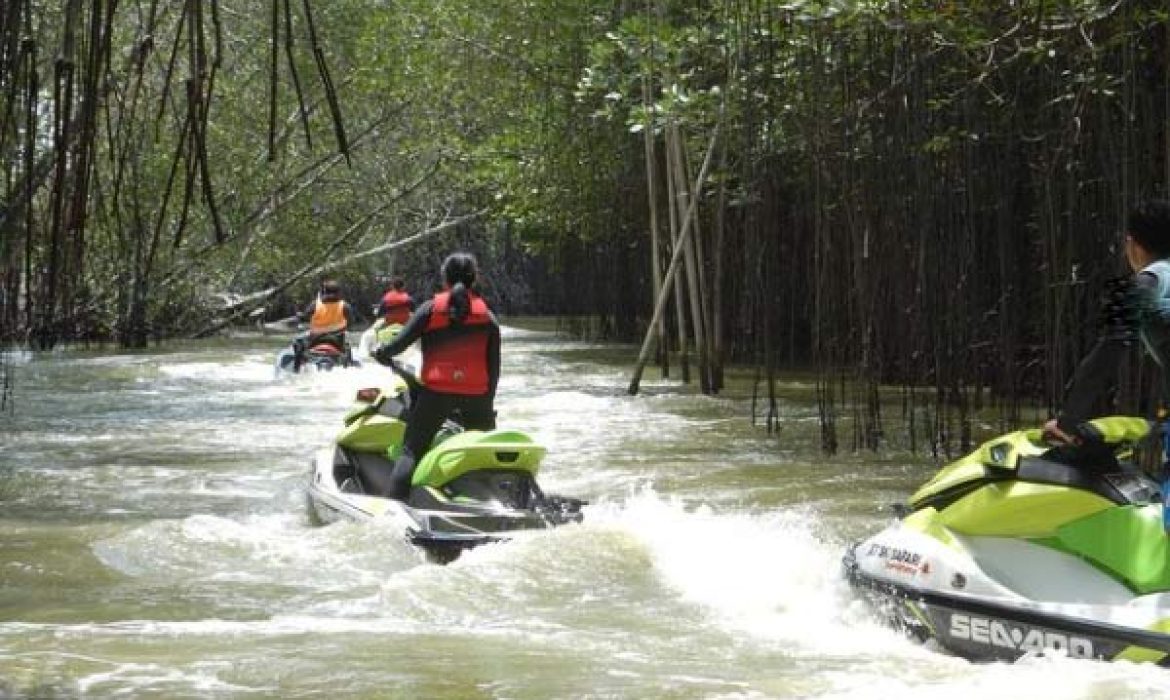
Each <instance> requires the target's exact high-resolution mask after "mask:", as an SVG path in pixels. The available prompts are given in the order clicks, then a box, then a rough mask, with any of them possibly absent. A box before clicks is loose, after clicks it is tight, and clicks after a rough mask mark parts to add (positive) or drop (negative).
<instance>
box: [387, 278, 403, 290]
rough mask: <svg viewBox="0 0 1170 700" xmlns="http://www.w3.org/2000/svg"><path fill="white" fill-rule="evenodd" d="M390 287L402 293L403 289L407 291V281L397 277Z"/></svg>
mask: <svg viewBox="0 0 1170 700" xmlns="http://www.w3.org/2000/svg"><path fill="white" fill-rule="evenodd" d="M390 286H391V287H393V288H395V289H397V290H398V291H400V292H401V291H402V290H403V289H406V280H404V279H402V278H401V277H395V278H394V281H393V282H391V283H390Z"/></svg>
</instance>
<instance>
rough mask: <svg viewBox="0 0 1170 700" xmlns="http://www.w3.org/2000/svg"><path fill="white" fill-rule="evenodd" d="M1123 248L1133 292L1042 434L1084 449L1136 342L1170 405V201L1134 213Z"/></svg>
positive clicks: (1151, 202) (1125, 297)
mask: <svg viewBox="0 0 1170 700" xmlns="http://www.w3.org/2000/svg"><path fill="white" fill-rule="evenodd" d="M1122 242H1123V246H1124V252H1125V259H1126V262H1128V263H1129V267H1130V269H1131V270H1133V272H1134V276H1133V277H1132V278H1131V279H1130V280H1129V290H1130V291H1128V292H1126V293H1124V294H1123V295H1122V296H1121V299H1120V302H1121V303H1120V304H1118V306H1119V307H1120V308H1115V309H1113V313H1112V314H1111V317H1110V318H1108V319H1107V322H1106V328H1105V332H1104V333H1103V334H1102V336H1101V338H1100V339H1099V340H1098V341H1097V344H1096V345H1095V346H1094V347H1093V349H1092V350H1091V351H1090V352H1089V354H1088V355H1087V356H1086V357H1085V358H1084V359H1083V360H1082V361H1081V364H1080V366H1078V367H1077V371H1076V374H1074V375H1073V378H1072V381H1071V382H1069V385H1068V389H1067V391H1066V397H1065V401H1064V406H1063V409H1062V410H1061V411H1060V413H1059V414H1058V415H1057V417H1056V418H1054V419H1052V420H1050V421H1048V422H1047V423H1045V424H1044V432H1045V433H1046V434H1047V435H1050V436H1052V437H1055V438H1056V439H1058V440H1060V441H1062V442H1067V443H1072V444H1080V443H1082V442H1084V441H1085V440H1086V439H1088V440H1092V439H1093V438H1094V437H1095V436H1096V433H1095V430H1094V429H1093V428H1092V426H1091V425H1088V424H1086V423H1085V421H1086V420H1087V419H1088V418H1089V417H1090V416H1089V412H1090V411H1091V409H1092V406H1093V403H1094V402H1095V401H1096V399H1097V398H1098V397H1099V396H1100V395H1101V394H1102V392H1103V391H1104V390H1105V389H1106V388H1107V387H1108V386H1110V385H1111V384H1112V383H1113V382H1114V380H1115V375H1116V369H1117V367H1118V365H1119V364H1120V360H1121V358H1122V357H1123V356H1124V354H1125V353H1126V352H1127V349H1128V347H1129V346H1131V345H1133V343H1134V340H1135V339H1137V338H1140V339H1141V342H1142V345H1143V346H1145V348H1146V351H1147V352H1148V353H1149V354H1150V356H1151V357H1152V358H1153V359H1154V362H1156V363H1157V364H1158V366H1159V367H1160V368H1161V369H1162V372H1161V374H1162V395H1161V397H1160V400H1161V401H1162V402H1163V403H1164V402H1165V401H1166V400H1167V399H1170V366H1168V365H1170V201H1167V200H1156V199H1155V200H1148V201H1145V202H1142V203H1141V204H1139V205H1138V206H1136V207H1135V208H1134V209H1133V210H1131V211H1130V213H1129V217H1128V220H1127V222H1126V229H1125V232H1124V234H1123V236H1122Z"/></svg>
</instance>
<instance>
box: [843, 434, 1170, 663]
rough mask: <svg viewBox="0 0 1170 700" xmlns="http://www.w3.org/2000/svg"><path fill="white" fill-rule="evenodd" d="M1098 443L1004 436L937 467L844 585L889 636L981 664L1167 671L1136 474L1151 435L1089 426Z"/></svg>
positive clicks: (1155, 502)
mask: <svg viewBox="0 0 1170 700" xmlns="http://www.w3.org/2000/svg"><path fill="white" fill-rule="evenodd" d="M1093 425H1094V427H1095V428H1096V429H1097V431H1098V432H1099V433H1100V436H1101V437H1100V440H1099V441H1097V442H1095V443H1092V444H1085V445H1082V446H1080V447H1071V446H1067V445H1062V446H1055V447H1054V446H1052V445H1049V444H1046V443H1045V442H1044V441H1043V440H1042V438H1041V434H1040V431H1039V430H1024V431H1017V432H1014V433H1009V434H1006V435H1003V436H1000V437H998V438H995V439H993V440H990V441H988V442H987V443H985V444H983V445H981V446H980V447H979V448H978V449H976V450H975V451H973V452H972V453H971V454H969V455H967V456H965V457H963V458H961V459H959V460H957V461H955V462H952V463H951V464H948V465H945V466H944V467H943V468H942V469H940V470H939V471H938V473H937V474H936V475H935V476H934V477H933V478H932V479H931V480H930V481H928V482H927V483H926V484H924V485H923V486H922V487H921V488H919V489H918V491H917V492H915V493H914V494H913V495H912V496H911V497H910V499H909V501H908V503H907V505H906V506H904V507H902V508H901V509H900V510H899V515H900V517H899V519H898V520H896V521H895V522H894V523H893V524H891V525H890V526H889V527H887V528H886V529H885V530H882V531H881V532H878V533H876V534H874V535H873V536H872V537H870V538H869V539H867V540H864V541H862V542H860V543H857V544H855V545H854V546H852V547H851V548H849V549H848V551H847V552H846V553H845V556H844V559H843V562H842V563H843V565H844V573H845V576H846V578H847V579H848V581H849V583H850V584H851V585H852V587H853V588H854V590H855V591H856V592H857V593H858V594H859V595H860V596H861V598H862V599H863V600H866V601H868V602H869V603H871V604H872V605H873V606H874V609H875V610H876V611H877V612H878V613H879V614H880V615H882V616H883V617H885V618H887V619H888V620H889V621H890V622H891V623H892V624H893V625H894V626H896V627H898V628H900V629H902V630H904V631H905V632H907V633H909V634H910V635H911V636H913V637H915V638H917V639H919V640H921V641H926V640H930V639H933V640H935V641H936V642H937V643H938V644H939V645H940V646H942V647H943V648H944V649H946V650H948V651H950V652H951V653H954V654H957V655H960V656H963V657H966V658H969V659H973V660H981V661H993V660H1007V661H1011V660H1015V659H1018V658H1020V657H1023V656H1027V655H1036V654H1048V653H1052V654H1061V655H1066V656H1069V657H1072V658H1086V659H1109V660H1112V659H1127V660H1131V661H1146V662H1153V663H1158V664H1161V665H1166V666H1170V536H1167V534H1166V533H1165V532H1164V531H1163V528H1162V503H1161V495H1160V489H1159V487H1158V484H1157V482H1155V481H1154V480H1153V479H1151V478H1150V477H1149V476H1147V475H1146V474H1145V473H1144V472H1142V470H1141V469H1139V468H1138V467H1137V466H1136V464H1135V463H1134V461H1133V451H1134V449H1135V448H1136V447H1137V446H1138V445H1139V444H1141V443H1143V441H1145V440H1146V439H1147V437H1148V436H1149V434H1150V432H1151V430H1150V425H1149V423H1147V422H1146V421H1145V420H1142V419H1138V418H1130V417H1125V416H1115V417H1110V418H1099V419H1096V420H1094V421H1093Z"/></svg>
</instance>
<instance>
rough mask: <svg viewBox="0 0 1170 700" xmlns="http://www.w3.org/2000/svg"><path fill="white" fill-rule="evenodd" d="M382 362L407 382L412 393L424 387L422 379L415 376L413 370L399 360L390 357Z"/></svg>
mask: <svg viewBox="0 0 1170 700" xmlns="http://www.w3.org/2000/svg"><path fill="white" fill-rule="evenodd" d="M382 364H384V365H386V366H387V367H389V368H390V371H392V372H394V374H397V375H398V376H399V377H402V381H404V382H406V386H407V388H409V389H410V391H411V392H412V393H413V392H417V391H418V390H419V389H420V388H422V381H421V380H419V378H418V377H417V376H415V374H414V373H413V372H411V371H410V370H408V369H407V368H406V367H403V366H402V365H401V364H399V363H398V361H397V360H395V359H394V358H390V359H388V360H386V361H385V362H383V363H382Z"/></svg>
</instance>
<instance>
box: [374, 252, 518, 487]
mask: <svg viewBox="0 0 1170 700" xmlns="http://www.w3.org/2000/svg"><path fill="white" fill-rule="evenodd" d="M442 274H443V281H444V283H445V285H446V286H445V289H444V291H442V292H440V293H438V294H436V295H435V296H434V298H432V299H430V300H428V301H426V302H424V303H423V304H422V305H421V306H419V307H418V309H417V310H416V311H415V312H414V314H413V315H411V317H410V320H409V321H407V322H406V326H404V327H403V329H402V330H401V331H399V333H398V335H397V336H395V338H394V340H393V341H391V342H389V343H387V344H386V345H383V346H381V347H379V348H378V349H377V350H375V351H374V353H373V356H374V359H376V360H377V361H378V362H380V363H382V364H389V363H390V360H392V359H393V358H394V356H395V355H398V354H399V353H401V352H402V351H403V350H405V349H406V348H408V347H410V344H411V343H413V342H414V341H416V340H419V339H420V338H421V340H422V354H423V367H422V374H421V377H420V378H421V379H422V381H423V384H424V385H425V386H423V387H422V388H421V389H420V391H419V392H418V396H417V397H415V399H414V403H413V405H412V406H411V409H410V418H409V419H408V420H407V423H406V434H405V435H404V436H403V449H402V454H401V455H400V456H399V457H398V459H397V461H396V462H395V463H394V468H393V470H392V471H390V472H386V471H378V472H375V473H370V474H367V475H365V476H366V477H367V481H368V482H369V485H370V486H371V487H372V489H373V491H374V492H375V493H379V494H382V495H385V496H389V497H390V498H397V499H398V500H402V501H405V500H406V499H407V498H408V497H409V496H410V479H411V476H413V474H414V466H415V463H416V461H417V459H418V458H419V457H421V456H422V455H423V453H425V452H426V451H427V448H428V447H430V444H431V441H432V440H433V439H434V437H435V433H436V432H438V430H439V427H440V426H442V424H443V421H444V420H446V419H447V418H448V417H450V416H451V414H452V413H453V412H455V411H456V410H458V411H459V414H460V417H459V422H460V423H461V424H462V425H463V427H464V428H467V429H468V430H493V429H495V427H496V412H495V409H494V403H495V397H496V385H497V384H498V383H499V379H500V326H499V324H498V323H497V322H496V317H495V315H494V314H492V312H491V309H489V308H488V306H487V304H486V303H485V302H484V300H483V298H481V297H480V296H479V294H477V293H475V292H474V291H473V290H472V285H473V284H474V283H475V278H476V263H475V258H474V257H472V256H471V255H470V254H468V253H453V254H451V255H450V256H448V257H447V259H446V260H444V261H443V268H442Z"/></svg>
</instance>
